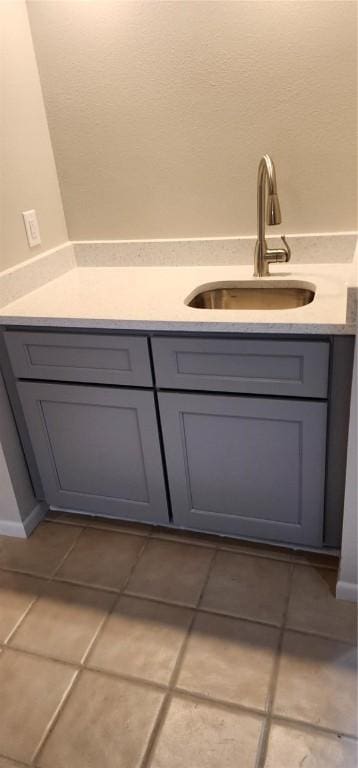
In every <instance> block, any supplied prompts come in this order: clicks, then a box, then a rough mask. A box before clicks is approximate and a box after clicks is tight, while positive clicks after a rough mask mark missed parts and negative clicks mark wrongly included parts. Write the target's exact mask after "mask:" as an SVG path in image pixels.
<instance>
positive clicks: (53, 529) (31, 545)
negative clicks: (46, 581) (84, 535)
mask: <svg viewBox="0 0 358 768" xmlns="http://www.w3.org/2000/svg"><path fill="white" fill-rule="evenodd" d="M80 530H81V528H80V527H77V526H74V525H71V526H70V525H60V524H57V523H51V524H49V523H41V525H39V526H38V528H36V530H35V531H34V532H33V533H32V534H31V536H30V537H29V538H28V539H13V538H10V537H9V536H3V537H0V567H1V568H10V569H11V568H13V569H15V570H19V571H27V572H29V573H34V574H35V575H36V574H37V575H40V576H49V575H51V574H52V573H53V571H54V569H55V568H56V567H57V566H58V565H59V564H60V562H61V560H62V558H63V557H64V556H65V554H66V553H67V552H68V550H69V549H70V547H71V546H72V544H73V543H74V541H75V540H76V537H77V536H78V534H79V532H80Z"/></svg>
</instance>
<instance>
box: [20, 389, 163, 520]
mask: <svg viewBox="0 0 358 768" xmlns="http://www.w3.org/2000/svg"><path fill="white" fill-rule="evenodd" d="M18 390H19V394H20V398H21V402H22V406H23V409H24V414H25V418H26V420H27V424H28V427H29V431H30V437H31V439H32V444H33V448H34V451H35V455H36V459H37V462H38V466H39V470H40V474H41V478H42V482H43V486H44V489H45V496H46V501H47V502H48V503H49V504H50V505H52V506H54V507H64V508H65V509H73V510H83V511H85V512H91V513H93V514H98V515H101V514H103V515H107V516H113V517H121V518H131V519H133V520H143V521H148V522H151V521H152V522H166V523H167V522H168V512H167V503H166V494H165V484H164V477H163V468H162V460H161V452H160V446H159V437H158V428H157V421H156V413H155V406H154V397H153V394H152V392H145V391H138V390H127V389H106V388H104V387H83V386H76V385H72V384H68V385H66V384H51V383H35V382H18Z"/></svg>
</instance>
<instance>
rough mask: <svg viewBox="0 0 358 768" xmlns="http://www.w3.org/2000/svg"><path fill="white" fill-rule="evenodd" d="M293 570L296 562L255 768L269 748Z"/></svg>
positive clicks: (264, 759) (259, 764) (291, 569)
mask: <svg viewBox="0 0 358 768" xmlns="http://www.w3.org/2000/svg"><path fill="white" fill-rule="evenodd" d="M293 572H294V563H292V564H291V567H290V572H289V582H288V589H287V595H286V602H285V609H284V613H283V618H282V624H281V627H280V634H279V639H278V644H277V650H276V654H275V659H274V663H273V668H272V673H271V679H270V683H269V687H268V695H267V719H266V723H265V726H264V728H263V730H262V732H261V738H260V745H259V748H258V752H257V756H256V765H255V768H264V765H265V762H266V755H267V748H268V742H269V736H270V731H271V720H272V714H273V706H274V699H275V693H276V687H277V681H278V674H279V668H280V661H281V653H282V647H283V638H284V634H285V628H286V621H287V614H288V606H289V603H290V598H291V592H292V584H293Z"/></svg>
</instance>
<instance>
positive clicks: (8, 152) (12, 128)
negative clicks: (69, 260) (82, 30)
mask: <svg viewBox="0 0 358 768" xmlns="http://www.w3.org/2000/svg"><path fill="white" fill-rule="evenodd" d="M0 29H1V48H2V50H1V71H0V99H1V101H0V112H1V125H0V131H1V133H0V173H1V176H0V204H1V214H0V215H1V230H0V270H2V269H6V268H7V267H11V266H13V265H14V264H17V263H18V262H20V261H23V260H24V259H28V258H31V257H32V256H36V255H37V254H38V253H40V252H41V251H44V250H47V249H48V248H51V247H53V246H55V245H58V244H59V243H62V242H64V241H65V240H67V231H66V225H65V221H64V215H63V208H62V202H61V196H60V191H59V186H58V180H57V176H56V169H55V163H54V158H53V153H52V148H51V142H50V137H49V132H48V126H47V120H46V113H45V109H44V104H43V99H42V93H41V86H40V80H39V75H38V70H37V64H36V59H35V54H34V50H33V45H32V39H31V31H30V26H29V21H28V16H27V10H26V3H25V2H22V0H12V2H9V1H8V0H5V1H2V2H0ZM30 208H35V209H36V211H37V214H38V219H39V225H40V230H41V237H42V244H41V245H40V246H37V247H35V248H31V249H30V248H29V247H28V244H27V240H26V235H25V229H24V224H23V220H22V216H21V212H22V211H26V210H28V209H30Z"/></svg>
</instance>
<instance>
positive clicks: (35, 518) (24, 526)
mask: <svg viewBox="0 0 358 768" xmlns="http://www.w3.org/2000/svg"><path fill="white" fill-rule="evenodd" d="M47 510H48V506H47V504H46V503H45V502H44V501H40V502H39V503H38V504H36V507H34V508H33V509H32V510H31V512H30V514H29V515H28V516H27V517H26V518H25V520H19V522H17V523H15V522H13V521H12V520H0V535H1V536H12V537H14V538H16V539H27V538H28V536H30V534H31V533H32V531H33V530H34V528H36V526H37V525H38V524H39V523H40V522H41V520H43V518H44V517H45V515H46V512H47Z"/></svg>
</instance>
